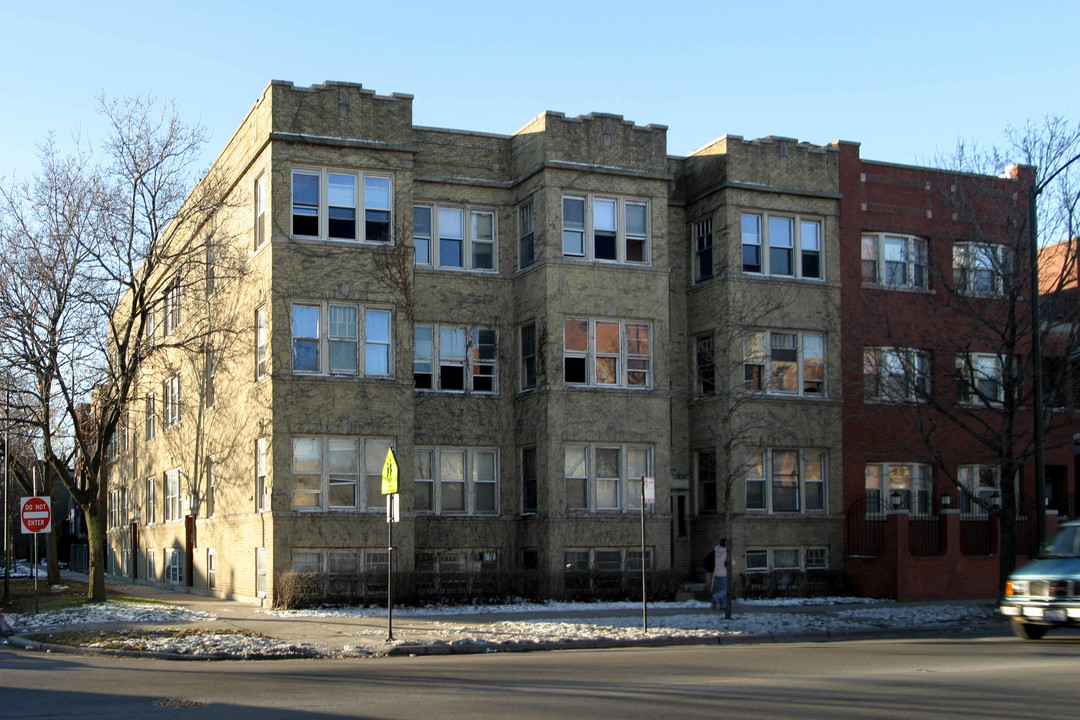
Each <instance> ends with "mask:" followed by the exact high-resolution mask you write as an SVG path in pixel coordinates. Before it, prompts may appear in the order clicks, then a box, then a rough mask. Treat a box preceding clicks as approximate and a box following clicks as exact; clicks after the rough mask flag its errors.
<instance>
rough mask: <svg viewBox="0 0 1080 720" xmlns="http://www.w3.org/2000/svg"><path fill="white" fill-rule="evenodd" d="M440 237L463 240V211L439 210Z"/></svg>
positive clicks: (452, 209)
mask: <svg viewBox="0 0 1080 720" xmlns="http://www.w3.org/2000/svg"><path fill="white" fill-rule="evenodd" d="M439 237H445V238H457V239H459V240H460V239H461V237H462V230H461V210H457V209H454V208H439Z"/></svg>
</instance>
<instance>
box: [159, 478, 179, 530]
mask: <svg viewBox="0 0 1080 720" xmlns="http://www.w3.org/2000/svg"><path fill="white" fill-rule="evenodd" d="M183 485H184V474H183V472H181V470H180V468H173V469H172V470H166V471H165V479H164V483H163V485H162V489H163V492H162V495H163V496H164V497H163V498H162V499H163V500H164V504H165V522H167V523H169V522H180V521H181V520H183V516H184V508H183V503H182V496H183ZM172 490H175V491H176V494H175V495H173V494H170V491H172Z"/></svg>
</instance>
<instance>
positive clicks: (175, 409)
mask: <svg viewBox="0 0 1080 720" xmlns="http://www.w3.org/2000/svg"><path fill="white" fill-rule="evenodd" d="M180 410H181V405H180V373H176V374H174V375H171V376H169V377H168V378H166V379H165V381H164V382H163V383H162V384H161V426H162V429H163V430H168V429H170V428H173V427H175V426H177V425H179V424H180Z"/></svg>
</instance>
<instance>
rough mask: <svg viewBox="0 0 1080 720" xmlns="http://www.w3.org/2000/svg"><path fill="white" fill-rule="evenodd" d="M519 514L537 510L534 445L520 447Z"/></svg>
mask: <svg viewBox="0 0 1080 720" xmlns="http://www.w3.org/2000/svg"><path fill="white" fill-rule="evenodd" d="M520 458H521V465H520V467H521V514H522V515H535V514H536V513H537V512H539V499H540V498H539V493H538V491H539V475H538V472H539V471H538V467H539V466H538V465H537V461H538V455H537V451H536V446H535V445H526V446H525V447H523V448H521V453H520Z"/></svg>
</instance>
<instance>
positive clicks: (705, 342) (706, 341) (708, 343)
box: [694, 333, 716, 397]
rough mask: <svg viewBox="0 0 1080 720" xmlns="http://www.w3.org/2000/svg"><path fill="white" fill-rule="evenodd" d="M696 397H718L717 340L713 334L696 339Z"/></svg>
mask: <svg viewBox="0 0 1080 720" xmlns="http://www.w3.org/2000/svg"><path fill="white" fill-rule="evenodd" d="M694 395H695V397H713V396H714V395H716V338H714V337H713V335H712V333H709V334H707V335H698V336H697V337H696V338H694Z"/></svg>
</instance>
